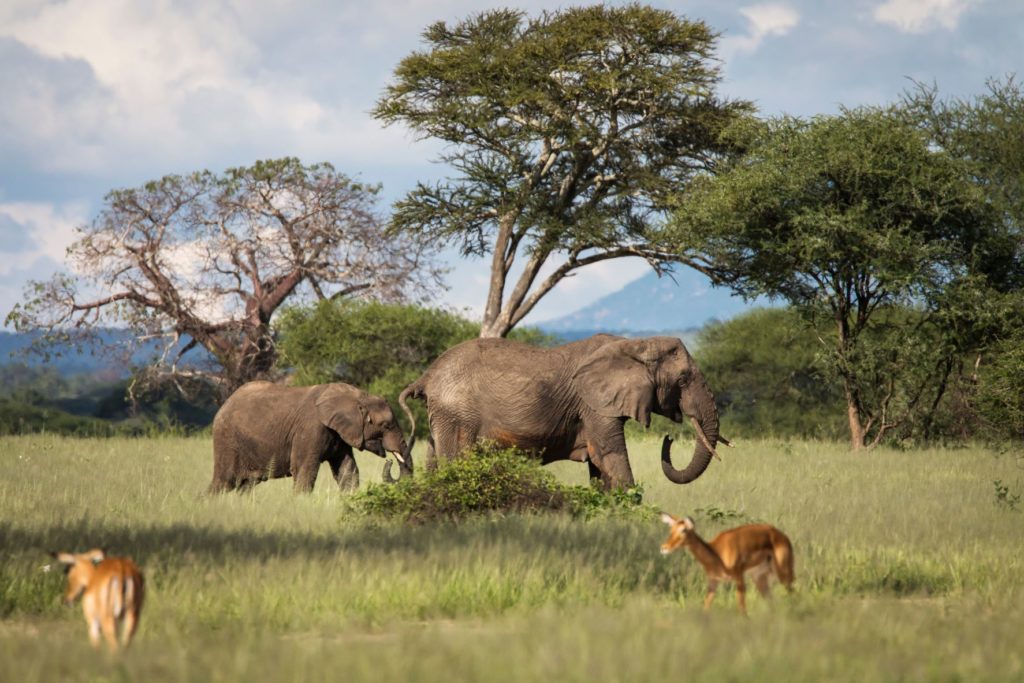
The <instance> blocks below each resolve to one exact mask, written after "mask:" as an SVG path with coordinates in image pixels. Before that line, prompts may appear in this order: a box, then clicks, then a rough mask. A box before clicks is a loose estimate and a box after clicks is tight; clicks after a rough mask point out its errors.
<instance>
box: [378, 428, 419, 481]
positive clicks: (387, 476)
mask: <svg viewBox="0 0 1024 683" xmlns="http://www.w3.org/2000/svg"><path fill="white" fill-rule="evenodd" d="M415 443H416V437H415V436H413V437H410V439H409V443H408V444H407V445H406V444H403V447H402V450H401V453H400V455H401V458H399V459H398V479H395V478H394V477H393V476H391V465H392V462H391V459H390V458H388V459H386V460H385V461H384V469H383V470H382V471H381V473H380V478H381V480H382V481H383V482H384V483H385V484H396V483H398V482H399V481H400V480H402V479H404V478H405V477H411V476H412V447H413V444H415Z"/></svg>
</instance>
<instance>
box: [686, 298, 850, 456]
mask: <svg viewBox="0 0 1024 683" xmlns="http://www.w3.org/2000/svg"><path fill="white" fill-rule="evenodd" d="M821 350H822V347H821V344H820V342H818V341H817V335H816V334H815V332H814V330H812V329H809V328H808V326H807V324H806V323H805V322H804V321H803V320H802V319H801V318H800V316H799V315H798V314H797V312H796V311H794V310H793V309H790V308H759V309H754V310H752V311H749V312H747V313H743V314H741V315H738V316H736V317H735V318H733V319H731V320H729V321H726V322H712V323H709V324H708V325H706V326H705V327H704V328H703V329H702V330H701V331H700V334H699V335H698V337H697V344H696V348H695V351H694V356H695V357H696V359H697V363H698V365H700V368H701V370H702V371H703V373H704V376H705V377H707V378H708V383H709V385H710V387H711V390H712V391H714V392H715V398H716V401H717V403H718V409H719V412H720V414H721V416H722V422H723V431H725V430H728V432H735V433H736V434H738V435H745V436H764V435H775V436H801V437H809V438H841V437H843V436H844V435H845V434H846V431H845V430H846V429H847V427H846V421H845V418H846V408H845V405H844V403H843V395H842V388H841V385H838V384H837V383H836V382H834V381H832V380H831V379H830V378H829V377H828V376H827V374H826V373H823V372H822V369H821V364H820V363H819V360H818V357H817V356H818V354H819V353H821Z"/></svg>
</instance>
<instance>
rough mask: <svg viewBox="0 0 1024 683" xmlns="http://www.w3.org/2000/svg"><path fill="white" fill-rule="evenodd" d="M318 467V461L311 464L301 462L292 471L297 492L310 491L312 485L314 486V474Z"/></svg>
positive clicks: (311, 490)
mask: <svg viewBox="0 0 1024 683" xmlns="http://www.w3.org/2000/svg"><path fill="white" fill-rule="evenodd" d="M319 469H320V463H319V462H314V463H312V464H309V463H303V464H302V465H301V466H300V467H299V469H298V470H297V471H296V472H293V473H292V477H293V478H294V480H295V486H294V488H295V491H296V492H298V493H312V492H313V487H314V486H316V475H317V470H319Z"/></svg>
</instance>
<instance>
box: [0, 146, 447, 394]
mask: <svg viewBox="0 0 1024 683" xmlns="http://www.w3.org/2000/svg"><path fill="white" fill-rule="evenodd" d="M377 191H378V189H377V188H376V187H374V186H368V185H364V184H362V183H358V182H355V181H353V180H351V179H350V178H348V177H347V176H345V175H344V174H341V173H339V172H337V171H335V170H334V168H333V167H331V166H330V165H329V164H315V165H311V166H306V165H303V164H302V163H300V162H299V160H297V159H293V158H287V159H279V160H273V161H260V162H257V163H256V164H254V165H253V166H250V167H242V168H233V169H229V170H228V171H226V172H225V173H223V174H221V175H216V174H213V173H211V172H209V171H202V172H197V173H192V174H190V175H184V176H181V175H170V176H166V177H164V178H161V179H160V180H155V181H152V182H149V183H146V184H145V185H143V186H141V187H138V188H132V189H124V190H115V191H113V192H111V193H110V194H108V195H107V197H106V200H105V206H104V208H103V209H102V210H101V211H100V213H99V215H98V216H97V217H96V218H95V219H94V220H93V221H92V222H91V223H89V224H88V225H85V226H82V227H81V228H79V235H80V236H79V238H78V240H77V241H76V242H74V243H73V244H72V245H71V247H70V248H69V249H68V260H69V265H70V267H71V272H70V273H64V274H59V275H57V276H55V277H54V278H53V279H52V280H50V281H47V282H34V283H30V284H29V287H28V290H27V293H26V294H27V296H26V301H25V302H24V303H22V304H19V305H17V306H16V307H15V308H14V309H13V310H12V311H11V312H10V314H9V315H8V317H7V320H8V321H9V322H13V323H14V325H15V327H16V329H18V330H19V331H20V330H34V329H39V328H42V329H43V330H45V331H46V332H47V334H46V335H45V336H43V337H42V348H44V349H45V348H53V345H56V344H66V343H68V342H74V343H84V342H87V341H89V340H90V339H91V338H93V336H94V333H96V332H97V331H98V330H101V329H102V328H104V327H106V326H127V327H128V328H129V329H130V330H132V332H133V333H134V336H135V339H136V340H139V341H141V340H149V339H154V338H162V339H165V340H166V341H167V344H166V346H165V347H164V351H163V355H162V356H161V357H160V358H158V359H155V360H154V363H153V365H152V366H151V368H150V376H151V377H158V378H162V377H170V378H171V379H173V380H174V381H176V382H179V387H182V388H184V389H187V385H186V384H183V383H185V382H188V381H196V380H198V381H204V380H206V379H212V380H214V381H215V382H217V383H218V384H219V385H220V386H221V388H222V390H223V391H224V392H225V394H226V393H230V392H231V391H232V390H233V389H234V388H235V387H237V386H238V385H239V384H241V383H243V382H246V381H248V380H251V379H256V378H260V377H264V376H266V375H267V373H269V372H271V371H272V369H273V365H274V361H275V358H276V350H275V344H274V340H273V337H272V334H271V327H270V323H271V319H272V317H273V315H274V313H275V312H276V311H277V310H278V309H279V308H280V306H281V305H282V304H283V303H284V302H285V301H287V300H289V299H290V298H292V297H295V296H299V297H317V298H321V299H323V298H327V297H341V296H347V295H351V294H354V293H356V292H360V293H362V294H363V295H367V296H373V297H377V298H381V299H386V300H400V299H402V298H405V297H407V296H408V295H409V294H410V293H412V292H416V293H418V294H419V295H421V296H422V294H423V292H429V291H431V288H432V286H433V285H434V284H435V283H436V277H437V270H436V269H435V268H434V266H433V265H432V261H431V254H432V251H431V247H430V245H429V244H428V243H427V242H426V241H425V240H422V239H417V238H416V237H415V236H405V237H386V236H385V235H384V232H383V228H382V222H381V219H380V218H379V217H378V215H377V213H376V208H375V207H376V194H377ZM196 348H202V349H205V351H206V352H207V353H206V355H205V358H204V357H201V358H199V359H197V361H196V362H193V363H192V364H190V365H188V366H187V367H186V364H185V362H183V359H184V360H185V361H187V360H188V359H187V358H185V357H186V354H188V353H189V352H190V351H192V350H194V349H196Z"/></svg>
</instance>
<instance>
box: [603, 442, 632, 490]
mask: <svg viewBox="0 0 1024 683" xmlns="http://www.w3.org/2000/svg"><path fill="white" fill-rule="evenodd" d="M601 472H602V475H603V477H602V480H601V481H602V483H603V484H604V486H605V489H606V490H607V489H616V488H617V489H628V488H630V487H632V486H634V485H635V484H636V481H635V480H634V479H633V468H632V467H630V465H629V456H628V455H626V449H625V448H623V449H622V450H621V451H618V452H614V453H605V454H604V457H603V458H601Z"/></svg>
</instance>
